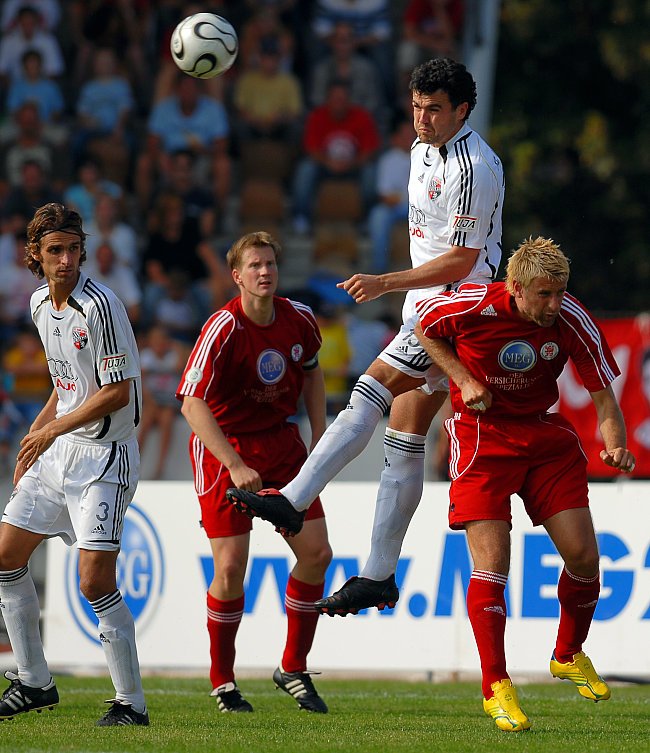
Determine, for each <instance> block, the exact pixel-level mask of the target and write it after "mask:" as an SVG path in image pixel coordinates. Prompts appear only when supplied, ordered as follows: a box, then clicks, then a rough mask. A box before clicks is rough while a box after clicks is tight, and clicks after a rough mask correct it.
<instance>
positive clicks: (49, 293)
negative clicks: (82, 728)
mask: <svg viewBox="0 0 650 753" xmlns="http://www.w3.org/2000/svg"><path fill="white" fill-rule="evenodd" d="M84 239H85V233H84V231H83V228H82V223H81V217H80V216H79V215H78V214H77V212H75V211H73V210H70V209H68V208H66V207H64V206H63V205H62V204H57V203H51V204H46V205H45V206H42V207H40V209H38V210H37V211H36V213H35V214H34V218H33V219H32V221H31V222H30V223H29V225H28V226H27V245H26V250H25V263H26V265H27V267H28V268H29V269H30V270H31V271H32V272H33V273H34V275H35V276H36V277H39V278H45V282H46V284H45V285H43V286H41V287H39V288H37V290H36V291H35V292H34V294H33V295H32V299H31V304H30V305H31V314H32V318H33V320H34V323H35V324H36V327H37V329H38V332H39V335H40V337H41V340H42V341H43V345H44V347H45V354H46V356H47V359H48V363H49V367H50V373H51V375H52V382H53V384H54V389H53V391H52V395H51V397H50V399H49V400H48V401H47V404H46V405H45V407H44V408H43V410H42V411H41V413H40V414H39V415H38V416H37V417H36V420H35V421H34V423H33V424H32V425H31V427H30V429H29V432H28V434H27V435H26V436H25V437H24V438H23V440H22V442H21V447H20V451H19V453H18V457H17V462H16V469H15V472H14V484H15V488H14V491H13V493H12V495H11V498H10V500H9V502H8V504H7V506H6V508H5V511H4V514H3V516H2V522H1V523H0V604H1V606H2V614H3V617H4V620H5V624H6V627H7V632H8V634H9V640H10V641H11V647H12V649H13V652H14V656H15V659H16V664H17V667H18V672H17V674H14V673H13V672H6V673H5V677H6V678H7V679H8V680H10V682H11V684H10V686H9V687H8V688H7V690H5V692H4V694H3V695H2V698H1V699H0V720H2V719H11V718H12V717H14V716H15V715H16V714H19V713H23V712H27V711H33V710H36V711H38V710H40V709H44V708H53V707H54V706H55V705H56V704H57V703H58V702H59V695H58V692H57V689H56V686H55V684H54V680H53V679H52V676H51V675H50V671H49V668H48V666H47V662H46V660H45V656H44V653H43V644H42V641H41V636H40V632H39V626H38V621H39V616H40V615H39V604H38V598H37V595H36V589H35V588H34V582H33V580H32V577H31V575H30V573H29V569H28V562H29V559H30V557H31V555H32V553H33V552H34V550H35V549H36V547H37V546H38V544H40V543H41V541H43V539H46V538H50V537H53V536H60V537H61V538H62V539H63V540H64V541H65V542H66V543H67V544H68V545H72V544H74V543H75V542H76V544H77V547H78V549H79V587H80V590H81V592H82V593H83V595H84V596H85V597H86V598H87V599H88V601H89V602H90V605H91V606H92V608H93V611H94V612H95V615H96V616H97V619H98V622H99V625H98V636H99V640H100V641H101V644H102V647H103V649H104V655H105V657H106V661H107V664H108V669H109V671H110V674H111V679H112V680H113V684H114V686H115V697H114V698H112V699H111V700H110V701H107V703H110V704H111V706H110V708H109V710H108V711H107V712H106V713H105V714H104V715H103V716H102V717H101V719H99V721H98V722H97V725H98V726H101V727H105V726H123V725H147V724H149V716H148V714H147V709H146V705H145V699H144V693H143V690H142V682H141V679H140V668H139V663H138V655H137V650H136V644H135V626H134V623H133V617H132V615H131V612H130V611H129V608H128V607H127V605H126V603H125V602H124V600H123V599H122V595H121V593H120V592H119V590H118V588H117V579H116V563H117V556H118V554H119V551H120V539H121V535H122V527H123V524H124V515H125V512H126V508H127V507H128V505H129V503H130V502H131V500H132V498H133V495H134V493H135V488H136V485H137V482H138V474H139V466H140V456H139V452H138V444H137V439H136V435H135V427H136V426H137V424H138V422H139V420H140V395H141V387H140V361H139V356H138V350H137V346H136V342H135V337H134V336H133V331H132V329H131V325H130V323H129V320H128V317H127V315H126V311H125V309H124V306H123V305H122V303H121V302H120V300H119V299H118V298H117V296H116V295H115V294H114V293H113V292H112V291H111V290H109V288H107V287H105V286H104V285H101V284H99V283H96V282H93V280H91V279H90V278H88V277H87V276H86V275H85V274H84V273H83V272H82V271H81V269H80V267H81V264H82V263H83V261H84V260H85V258H86V252H85V248H84Z"/></svg>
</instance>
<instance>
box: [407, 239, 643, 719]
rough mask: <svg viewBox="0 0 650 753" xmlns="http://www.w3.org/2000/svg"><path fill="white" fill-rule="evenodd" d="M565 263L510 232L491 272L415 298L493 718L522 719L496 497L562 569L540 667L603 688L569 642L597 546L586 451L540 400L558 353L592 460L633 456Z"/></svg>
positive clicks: (577, 631) (598, 692)
mask: <svg viewBox="0 0 650 753" xmlns="http://www.w3.org/2000/svg"><path fill="white" fill-rule="evenodd" d="M568 278H569V263H568V260H567V258H566V257H565V256H564V254H563V253H562V251H561V250H560V248H559V247H558V246H557V245H556V244H555V243H553V241H551V240H546V239H544V238H537V239H536V240H533V239H532V238H531V239H529V240H527V241H524V242H523V243H522V244H521V245H520V246H519V248H518V249H517V250H516V251H515V252H514V253H513V254H512V256H511V257H510V260H509V262H508V268H507V273H506V281H505V283H493V284H492V285H470V284H468V285H462V286H461V287H460V288H459V289H458V291H456V292H450V293H442V294H440V295H438V296H435V297H434V298H431V299H428V300H425V301H422V302H420V303H419V304H418V315H419V317H420V323H419V324H418V325H417V326H416V334H417V336H418V338H419V340H420V342H421V343H422V345H423V347H424V348H425V349H426V350H427V352H428V353H429V355H430V356H431V358H432V359H433V361H434V362H435V363H437V364H438V366H439V367H440V368H441V369H442V370H443V371H444V372H445V373H446V374H447V375H448V376H449V377H450V379H451V380H452V382H451V384H450V387H451V400H452V406H453V410H454V415H453V417H452V418H450V419H448V420H447V422H446V423H445V428H446V430H447V434H448V436H449V443H450V449H451V454H450V461H449V469H450V477H451V488H450V493H449V498H450V505H449V523H450V526H451V527H452V528H464V529H465V532H466V535H467V542H468V545H469V548H470V552H471V554H472V559H473V562H474V570H473V572H472V576H471V579H470V584H469V588H468V590H467V611H468V614H469V618H470V622H471V624H472V629H473V631H474V636H475V639H476V643H477V646H478V651H479V656H480V659H481V669H482V672H483V695H484V697H485V700H484V701H483V707H484V709H485V712H486V713H487V714H488V715H489V716H491V717H492V718H493V719H494V720H495V722H496V725H497V727H499V728H500V729H503V730H506V731H519V730H524V729H528V728H529V727H530V721H529V720H528V718H527V716H526V715H525V713H524V712H523V711H522V710H521V708H520V706H519V702H518V699H517V693H516V690H515V688H514V687H513V686H512V683H511V682H510V678H509V677H508V673H507V671H506V661H505V650H504V633H505V626H506V603H505V598H504V589H505V585H506V581H507V578H508V570H509V567H510V528H511V515H510V498H511V495H512V494H518V495H519V496H520V497H521V498H522V499H523V501H524V505H525V508H526V512H527V513H528V515H529V517H530V519H531V520H532V522H533V524H534V525H543V526H544V527H545V528H546V530H547V532H548V534H549V536H550V537H551V539H552V540H553V543H554V544H555V546H556V547H557V550H558V552H559V553H560V555H561V557H562V559H563V560H564V569H563V571H562V574H561V576H560V580H559V583H558V600H559V602H560V624H559V629H558V634H557V639H556V643H555V649H554V651H553V655H552V658H551V664H550V670H551V674H552V675H553V676H554V677H559V678H560V679H566V680H571V681H572V682H574V683H575V685H576V686H577V687H578V692H579V693H580V694H581V695H582V696H584V697H585V698H589V699H591V700H593V701H600V700H606V699H608V698H609V696H610V690H609V688H608V687H607V684H606V683H605V682H604V681H603V680H602V678H601V677H599V676H598V674H597V673H596V671H595V670H594V668H593V665H592V664H591V662H590V660H589V658H588V657H587V656H586V655H585V654H584V653H583V651H582V644H583V643H584V641H585V640H586V638H587V633H588V632H589V627H590V625H591V621H592V618H593V614H594V611H595V609H596V604H597V602H598V595H599V592H600V578H599V563H598V559H599V555H598V545H597V542H596V536H595V534H594V528H593V523H592V519H591V514H590V512H589V507H588V504H589V502H588V496H587V491H588V490H587V474H586V467H587V461H586V458H585V455H584V453H583V451H582V448H581V446H580V440H579V439H578V436H577V434H576V431H575V429H574V428H573V426H571V424H570V423H569V422H568V421H567V420H566V419H565V418H563V417H562V416H561V415H560V414H558V413H549V412H548V410H549V408H550V407H551V406H552V405H553V404H554V403H555V402H556V400H557V398H558V388H557V379H558V377H559V376H560V373H561V372H562V369H563V367H564V365H565V363H566V362H567V360H568V359H569V358H571V360H572V361H573V362H574V364H575V366H576V368H577V370H578V373H579V374H580V377H581V379H582V381H583V383H584V385H585V387H586V388H587V390H589V392H590V394H591V398H592V400H593V402H594V405H595V407H596V411H597V414H598V420H599V425H600V431H601V434H602V438H603V441H604V444H605V449H604V450H603V451H602V452H601V458H602V460H603V462H604V463H606V464H607V465H609V466H612V467H614V468H618V469H619V470H620V471H621V472H623V473H629V472H630V471H632V470H633V469H634V464H635V459H634V456H633V455H632V453H631V452H630V451H629V450H628V449H626V432H625V423H624V420H623V416H622V414H621V410H620V408H619V405H618V402H617V400H616V397H615V396H614V392H613V390H612V387H611V383H612V381H613V380H614V379H615V378H616V377H617V376H618V374H619V370H618V367H617V365H616V362H615V360H614V357H613V356H612V353H611V351H610V349H609V347H608V345H607V343H606V341H605V339H604V337H603V335H602V333H601V331H600V329H599V328H598V325H597V324H596V323H595V322H594V320H593V319H592V318H591V316H590V314H589V313H588V312H587V310H586V309H585V308H584V307H583V306H582V304H580V302H579V301H577V300H576V299H575V298H573V297H572V296H571V295H569V294H568V293H566V285H567V281H568Z"/></svg>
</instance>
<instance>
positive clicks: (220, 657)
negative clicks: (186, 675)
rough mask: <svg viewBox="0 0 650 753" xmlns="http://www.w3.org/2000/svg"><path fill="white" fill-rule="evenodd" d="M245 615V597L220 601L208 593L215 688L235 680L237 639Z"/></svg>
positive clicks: (211, 659)
mask: <svg viewBox="0 0 650 753" xmlns="http://www.w3.org/2000/svg"><path fill="white" fill-rule="evenodd" d="M243 613H244V597H243V596H240V597H239V598H238V599H232V600H230V601H220V600H219V599H215V598H214V596H212V594H210V593H208V635H209V636H210V682H211V683H212V687H213V688H218V687H219V686H220V685H223V684H224V683H226V682H234V680H235V637H236V636H237V631H238V630H239V623H240V622H241V618H242V614H243Z"/></svg>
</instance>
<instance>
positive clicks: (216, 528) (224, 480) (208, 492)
mask: <svg viewBox="0 0 650 753" xmlns="http://www.w3.org/2000/svg"><path fill="white" fill-rule="evenodd" d="M227 439H228V441H229V442H230V444H231V445H232V446H233V447H234V448H235V450H236V451H237V453H238V454H239V455H240V456H241V457H242V458H243V460H244V462H245V463H246V465H248V466H250V467H251V468H254V469H255V470H256V471H257V472H258V473H259V474H260V476H261V477H262V486H263V487H264V488H265V489H266V488H268V487H275V488H277V487H280V486H284V485H285V484H287V483H288V482H289V481H291V480H292V479H293V478H294V477H295V476H296V475H297V473H298V471H299V470H300V468H301V466H302V464H303V463H304V462H305V459H306V458H307V450H306V448H305V445H304V443H303V441H302V439H301V437H300V431H299V430H298V426H297V424H291V423H286V424H282V425H280V426H279V427H277V426H274V427H273V428H272V429H270V430H269V431H265V432H257V433H254V434H253V433H251V434H241V435H240V436H238V437H233V436H228V437H227ZM190 459H191V461H192V470H193V471H194V488H195V489H196V493H197V495H198V498H199V503H200V505H201V526H202V528H204V529H205V532H206V534H207V536H208V538H209V539H216V538H220V537H222V536H238V535H240V534H242V533H248V532H249V531H250V530H251V529H252V528H253V521H252V520H251V519H250V518H249V517H248V516H246V515H244V514H243V513H241V512H238V511H237V510H236V508H235V507H234V505H232V504H231V503H230V502H228V500H227V499H226V489H228V488H229V487H231V486H234V484H233V482H232V479H231V478H230V472H229V471H228V469H227V468H226V467H225V466H224V465H223V464H222V463H221V462H220V461H219V460H217V459H216V458H215V457H214V455H213V454H212V453H211V452H209V451H208V450H207V449H206V448H205V447H204V446H203V443H202V442H201V441H200V440H199V439H198V437H196V436H195V435H194V434H192V436H191V437H190ZM324 516H325V513H324V512H323V506H322V504H321V502H320V499H319V498H316V500H315V501H314V503H313V504H312V505H311V506H310V507H309V509H308V510H307V515H306V516H305V519H306V520H312V519H314V518H323V517H324Z"/></svg>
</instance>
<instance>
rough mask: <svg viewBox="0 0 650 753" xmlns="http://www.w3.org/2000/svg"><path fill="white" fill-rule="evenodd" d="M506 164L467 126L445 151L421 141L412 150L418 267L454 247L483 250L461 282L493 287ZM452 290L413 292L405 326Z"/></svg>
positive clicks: (413, 253)
mask: <svg viewBox="0 0 650 753" xmlns="http://www.w3.org/2000/svg"><path fill="white" fill-rule="evenodd" d="M504 191H505V184H504V176H503V166H502V164H501V160H500V159H499V157H498V156H497V155H496V154H495V153H494V151H493V150H492V149H491V148H490V146H488V144H487V143H486V142H485V141H484V140H483V139H482V138H481V137H480V136H479V135H478V134H477V133H476V132H475V131H473V130H472V129H471V128H470V127H469V126H468V125H467V124H465V125H464V126H463V127H462V128H461V129H460V131H459V132H458V133H457V134H456V135H455V136H454V137H453V138H452V139H450V140H449V141H448V142H447V143H446V144H445V145H444V146H442V147H440V148H437V147H434V146H431V145H430V144H425V143H424V142H422V141H420V140H419V139H416V140H415V142H414V143H413V146H412V147H411V173H410V178H409V186H408V193H409V233H410V239H411V242H410V251H411V263H412V265H413V267H419V266H421V265H422V264H424V263H426V262H428V261H431V259H435V258H436V257H438V256H441V255H442V254H444V253H446V252H447V251H449V250H450V249H451V247H452V246H465V247H467V248H476V249H479V255H478V258H477V259H476V263H475V264H474V267H473V268H472V271H471V272H470V274H469V275H468V276H467V277H466V278H465V279H464V280H450V281H449V282H450V284H451V285H453V286H454V287H455V286H456V285H458V284H460V282H492V281H493V280H494V279H495V277H496V273H497V269H498V267H499V263H500V261H501V212H502V209H503V199H504ZM445 287H447V286H436V287H431V288H425V289H419V290H411V291H409V292H408V293H407V295H406V300H405V303H404V309H403V312H402V313H403V317H404V324H407V325H409V324H410V325H411V326H413V325H414V323H415V321H416V315H415V304H416V302H417V301H420V300H423V299H424V298H430V297H431V296H432V295H434V294H435V293H437V292H440V291H441V290H443V289H444V288H445Z"/></svg>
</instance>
